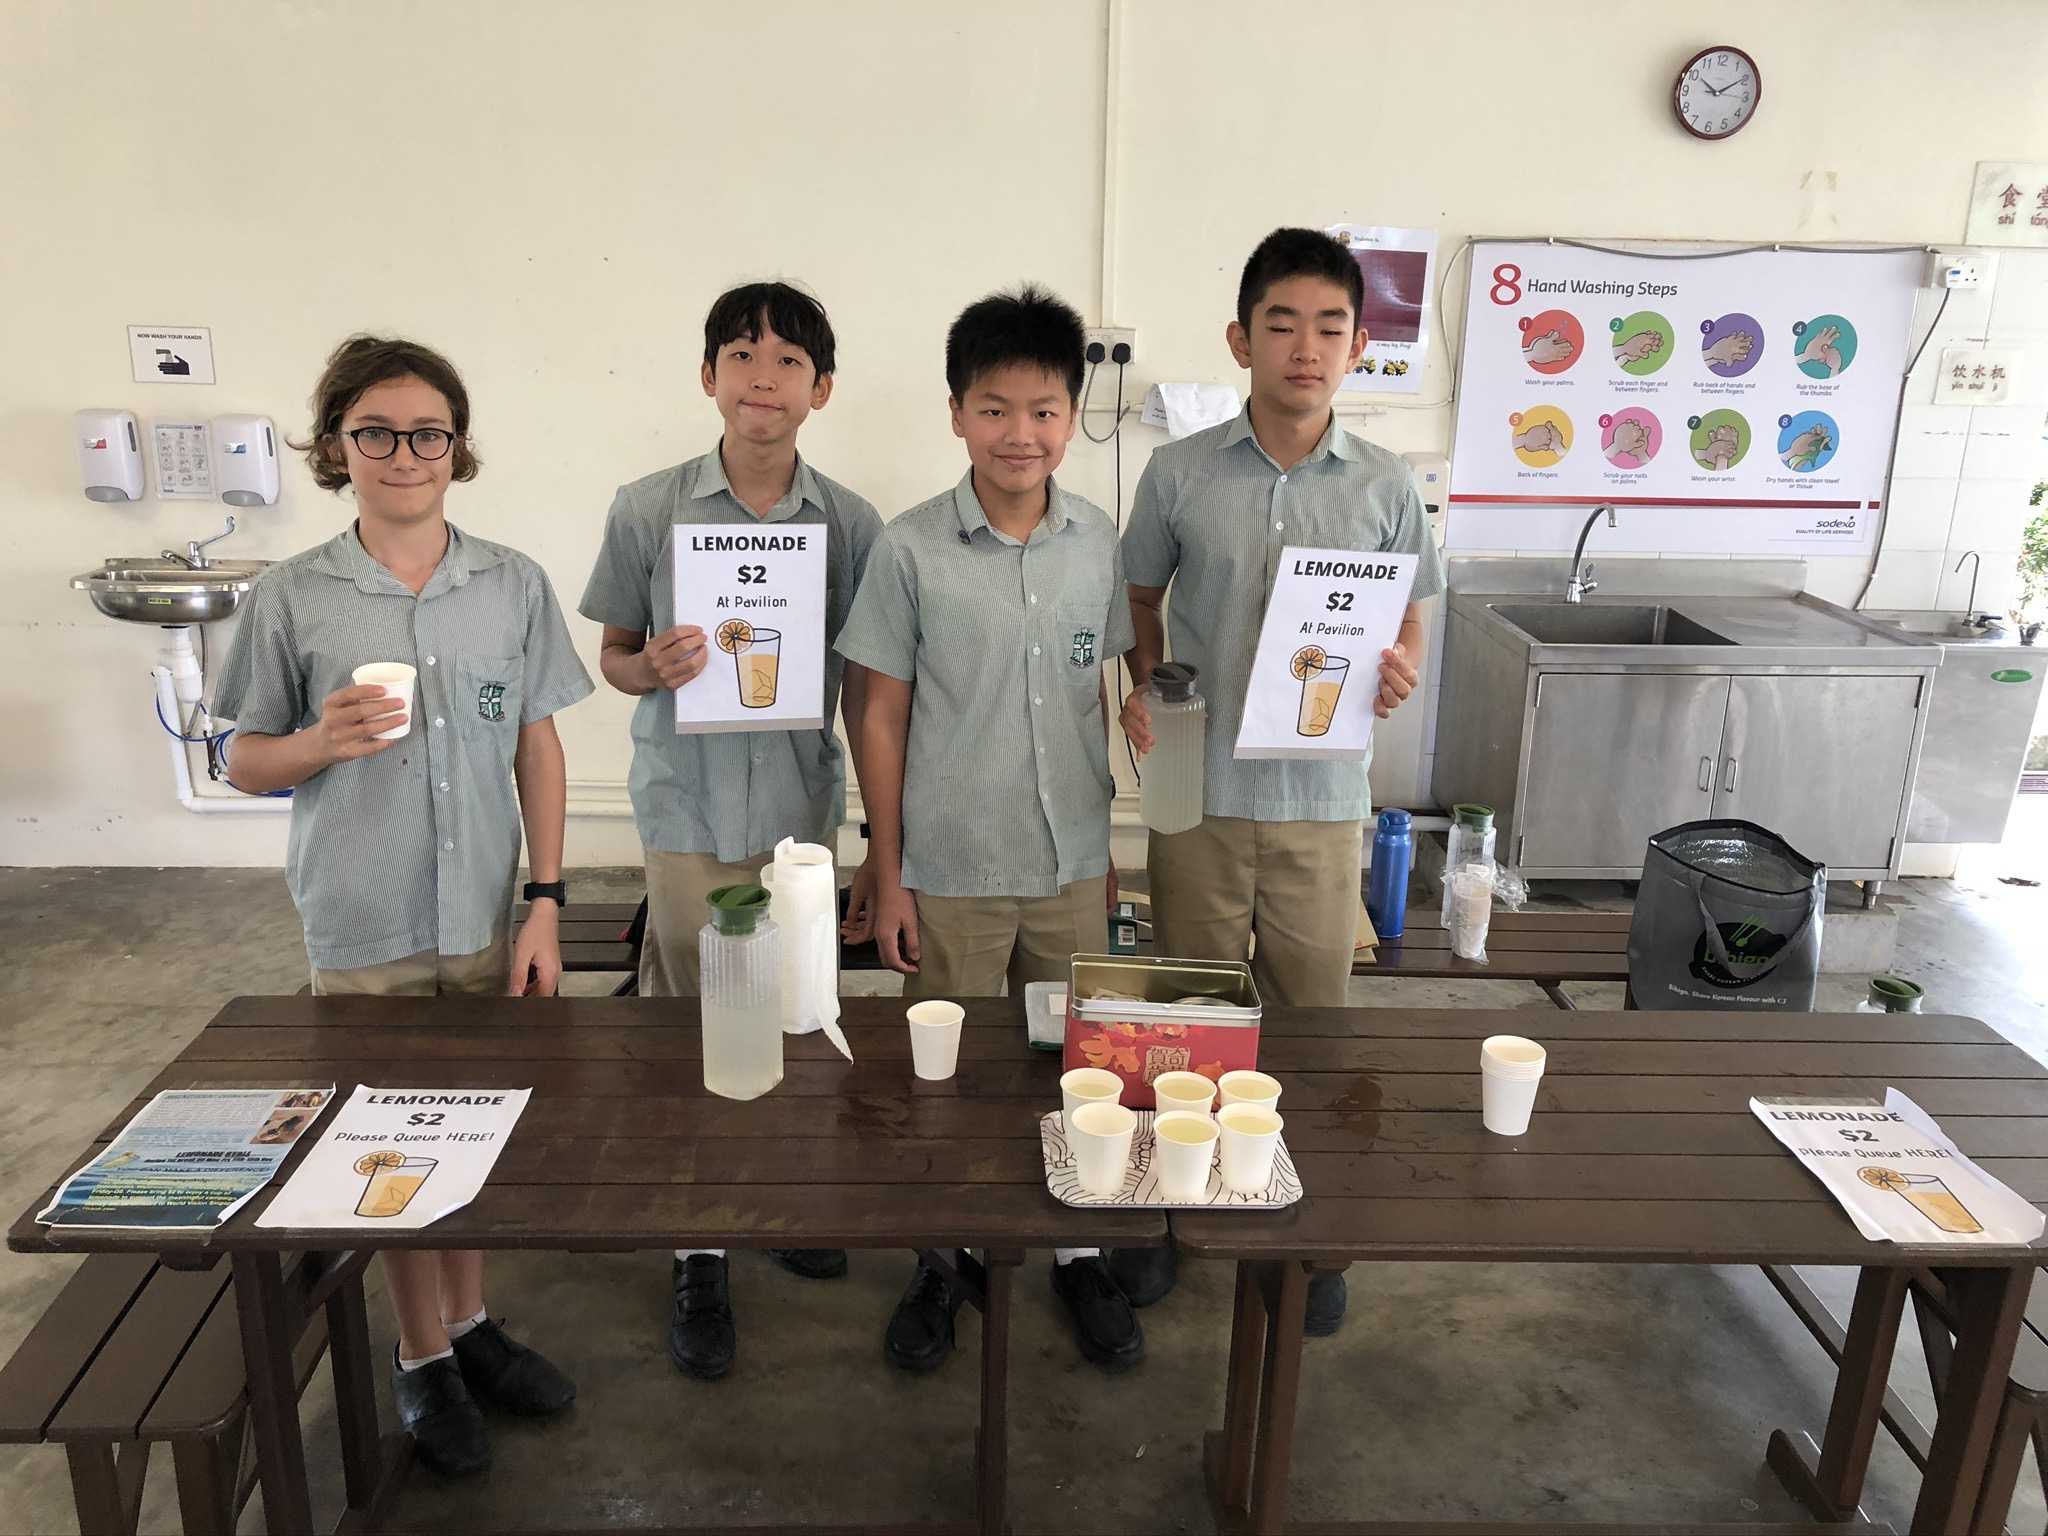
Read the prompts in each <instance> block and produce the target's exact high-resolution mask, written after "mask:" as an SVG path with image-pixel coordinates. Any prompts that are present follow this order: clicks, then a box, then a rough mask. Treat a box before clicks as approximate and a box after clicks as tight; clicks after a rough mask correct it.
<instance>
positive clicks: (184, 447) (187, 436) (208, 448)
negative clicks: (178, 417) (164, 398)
mask: <svg viewBox="0 0 2048 1536" xmlns="http://www.w3.org/2000/svg"><path fill="white" fill-rule="evenodd" d="M149 433H150V440H151V442H152V444H153V445H154V447H155V449H156V494H157V497H158V499H159V500H162V501H211V500H213V459H212V443H211V434H210V433H209V432H208V431H207V429H206V423H205V422H203V421H153V422H151V423H150V424H149Z"/></svg>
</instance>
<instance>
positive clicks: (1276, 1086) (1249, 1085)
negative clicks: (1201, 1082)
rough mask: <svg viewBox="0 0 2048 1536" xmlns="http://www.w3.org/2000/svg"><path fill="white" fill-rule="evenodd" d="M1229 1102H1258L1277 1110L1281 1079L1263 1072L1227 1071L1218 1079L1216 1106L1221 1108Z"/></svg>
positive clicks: (1262, 1105) (1267, 1107)
mask: <svg viewBox="0 0 2048 1536" xmlns="http://www.w3.org/2000/svg"><path fill="white" fill-rule="evenodd" d="M1227 1104H1257V1105H1259V1106H1260V1107H1261V1108H1264V1109H1271V1110H1275V1111H1277V1110H1278V1109H1279V1107H1280V1083H1279V1080H1278V1079H1277V1078H1271V1077H1268V1076H1266V1074H1265V1073H1263V1072H1250V1071H1243V1072H1226V1073H1224V1074H1223V1076H1222V1077H1220V1078H1218V1079H1217V1080H1216V1107H1217V1108H1218V1109H1219V1110H1220V1109H1222V1108H1223V1107H1224V1106H1225V1105H1227Z"/></svg>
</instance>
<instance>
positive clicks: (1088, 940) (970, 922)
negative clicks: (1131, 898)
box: [903, 875, 1109, 997]
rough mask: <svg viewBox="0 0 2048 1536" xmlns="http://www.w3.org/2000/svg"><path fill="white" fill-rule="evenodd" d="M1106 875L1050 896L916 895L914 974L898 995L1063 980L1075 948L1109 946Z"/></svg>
mask: <svg viewBox="0 0 2048 1536" xmlns="http://www.w3.org/2000/svg"><path fill="white" fill-rule="evenodd" d="M1107 889H1108V886H1107V877H1106V876H1103V875H1097V876H1096V877H1095V878H1094V879H1092V880H1076V881H1075V882H1074V883H1073V884H1072V885H1064V886H1061V887H1060V892H1059V894H1058V895H1057V896H927V895H925V894H923V893H922V892H919V893H918V897H917V936H918V955H919V958H918V962H917V974H916V975H915V976H905V977H904V978H903V995H904V996H905V997H998V996H1000V995H1001V994H1002V990H1003V982H1004V980H1005V979H1006V978H1007V980H1008V981H1009V983H1010V994H1011V996H1013V997H1015V996H1021V995H1022V993H1023V991H1024V984H1025V983H1026V982H1031V981H1059V982H1064V981H1065V980H1066V979H1067V962H1068V961H1069V960H1070V959H1072V958H1073V957H1074V956H1075V955H1077V954H1087V955H1099V954H1102V953H1104V952H1105V951H1106V950H1108V948H1109V912H1108V909H1107V908H1106V907H1105V906H1104V905H1103V901H1104V898H1105V896H1106V894H1107Z"/></svg>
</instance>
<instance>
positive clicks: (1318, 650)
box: [1287, 645, 1328, 682]
mask: <svg viewBox="0 0 2048 1536" xmlns="http://www.w3.org/2000/svg"><path fill="white" fill-rule="evenodd" d="M1327 659H1328V658H1327V657H1326V656H1325V655H1324V654H1323V648H1322V647H1321V646H1320V645H1304V646H1303V647H1302V648H1301V649H1300V650H1298V651H1296V652H1295V653H1294V654H1293V655H1292V656H1290V657H1289V658H1288V659H1287V670H1288V671H1290V672H1292V673H1293V674H1294V678H1295V681H1296V682H1307V681H1308V680H1309V679H1310V678H1312V677H1314V676H1315V675H1316V674H1317V673H1318V672H1320V671H1322V670H1323V663H1324V661H1326V660H1327Z"/></svg>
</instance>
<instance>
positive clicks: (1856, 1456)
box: [1764, 1269, 1909, 1520]
mask: <svg viewBox="0 0 2048 1536" xmlns="http://www.w3.org/2000/svg"><path fill="white" fill-rule="evenodd" d="M1908 1278H1909V1277H1908V1275H1907V1272H1906V1271H1905V1270H1903V1269H1866V1270H1863V1271H1862V1272H1861V1273H1859V1274H1858V1275H1857V1277H1856V1301H1855V1304H1854V1305H1853V1306H1852V1307H1851V1308H1850V1311H1849V1333H1848V1337H1847V1338H1845V1339H1844V1340H1843V1341H1842V1358H1841V1364H1840V1365H1839V1367H1838V1368H1837V1369H1836V1372H1835V1396H1834V1401H1833V1402H1832V1403H1830V1404H1829V1406H1828V1427H1827V1429H1826V1431H1825V1432H1824V1438H1823V1439H1822V1442H1821V1445H1820V1455H1819V1461H1818V1465H1815V1464H1814V1463H1812V1462H1809V1461H1808V1460H1807V1456H1806V1452H1805V1450H1804V1449H1803V1448H1802V1447H1801V1445H1800V1441H1805V1442H1806V1444H1807V1445H1811V1444H1812V1440H1811V1439H1810V1437H1808V1436H1806V1435H1803V1434H1802V1435H1800V1436H1799V1437H1798V1439H1794V1438H1793V1437H1792V1436H1791V1435H1788V1434H1787V1433H1786V1432H1785V1431H1784V1430H1782V1429H1780V1430H1774V1431H1772V1434H1771V1438H1770V1442H1769V1444H1768V1445H1767V1446H1766V1448H1765V1451H1764V1460H1765V1461H1766V1462H1768V1463H1769V1465H1770V1468H1771V1470H1772V1471H1773V1472H1775V1473H1777V1475H1778V1481H1779V1482H1780V1483H1782V1484H1783V1485H1784V1487H1785V1491H1786V1492H1787V1493H1789V1494H1791V1495H1792V1496H1793V1497H1794V1498H1796V1499H1797V1500H1799V1502H1800V1503H1802V1504H1804V1505H1805V1506H1806V1507H1807V1508H1808V1509H1809V1510H1811V1511H1812V1512H1813V1514H1814V1515H1815V1517H1816V1518H1818V1519H1821V1520H1850V1519H1853V1518H1854V1517H1855V1514H1856V1506H1857V1503H1858V1501H1860V1500H1861V1499H1862V1497H1863V1479H1864V1476H1865V1474H1866V1473H1867V1472H1868V1471H1869V1470H1870V1453H1871V1449H1872V1447H1873V1446H1874V1445H1875V1444H1876V1442H1877V1425H1878V1419H1879V1417H1880V1416H1881V1415H1882V1414H1883V1413H1884V1407H1885V1390H1886V1387H1887V1385H1888V1384H1889V1382H1890V1380H1891V1368H1892V1352H1893V1350H1895V1349H1896V1348H1897V1347H1898V1342H1899V1322H1900V1320H1901V1319H1902V1318H1903V1317H1904V1316H1905V1311H1906V1283H1907V1280H1908Z"/></svg>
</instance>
